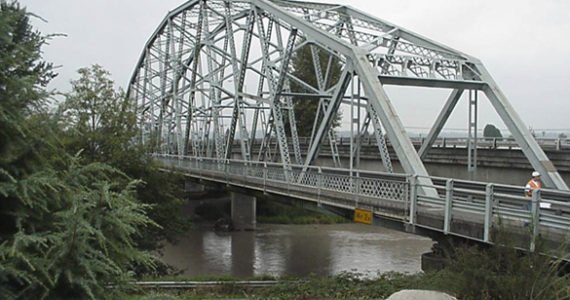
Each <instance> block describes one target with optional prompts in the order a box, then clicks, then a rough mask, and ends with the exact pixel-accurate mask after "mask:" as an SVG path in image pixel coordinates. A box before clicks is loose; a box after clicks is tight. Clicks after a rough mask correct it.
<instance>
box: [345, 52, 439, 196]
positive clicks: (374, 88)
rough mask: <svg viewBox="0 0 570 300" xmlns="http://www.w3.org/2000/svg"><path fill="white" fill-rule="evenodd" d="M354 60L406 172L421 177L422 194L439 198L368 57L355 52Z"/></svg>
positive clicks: (362, 53) (371, 102)
mask: <svg viewBox="0 0 570 300" xmlns="http://www.w3.org/2000/svg"><path fill="white" fill-rule="evenodd" d="M352 59H353V61H354V65H355V70H356V72H357V73H358V75H359V78H360V79H361V81H362V85H363V87H364V91H365V92H366V95H367V96H368V102H369V103H370V105H372V107H373V108H374V110H375V111H376V113H377V114H378V117H379V118H380V120H381V122H382V124H383V125H384V127H385V128H386V133H387V135H388V138H389V140H390V142H391V143H392V147H393V148H394V151H395V152H396V155H397V156H398V159H399V161H400V164H401V165H402V168H403V169H404V172H406V173H408V174H415V175H418V176H419V177H418V181H419V184H420V187H419V192H421V193H422V194H424V195H427V196H433V197H437V191H436V190H435V189H434V188H430V187H428V186H431V185H432V182H431V179H429V178H428V176H429V174H428V172H427V170H426V168H425V166H424V164H423V163H422V161H421V159H420V157H419V155H418V153H417V152H416V150H415V148H414V146H413V145H412V142H411V141H410V138H409V137H408V134H407V133H406V130H405V128H404V125H403V124H402V121H400V118H399V117H398V114H397V113H396V110H395V108H394V107H393V106H392V103H391V102H390V99H389V98H388V95H387V94H386V92H385V91H384V89H383V88H382V86H381V84H380V82H379V81H378V79H377V78H376V76H375V74H376V71H375V70H374V68H373V67H372V65H370V63H369V62H368V59H367V53H366V52H364V51H362V50H360V49H355V51H354V54H353V55H352Z"/></svg>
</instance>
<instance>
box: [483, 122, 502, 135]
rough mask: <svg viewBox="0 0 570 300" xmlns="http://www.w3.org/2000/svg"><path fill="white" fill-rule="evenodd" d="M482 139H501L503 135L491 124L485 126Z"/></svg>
mask: <svg viewBox="0 0 570 300" xmlns="http://www.w3.org/2000/svg"><path fill="white" fill-rule="evenodd" d="M483 137H485V138H502V137H503V135H502V134H501V130H499V128H497V127H495V125H493V124H487V125H485V128H484V129H483Z"/></svg>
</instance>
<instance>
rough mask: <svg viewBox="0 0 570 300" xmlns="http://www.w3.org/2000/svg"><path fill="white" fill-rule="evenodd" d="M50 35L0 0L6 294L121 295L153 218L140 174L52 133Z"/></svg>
mask: <svg viewBox="0 0 570 300" xmlns="http://www.w3.org/2000/svg"><path fill="white" fill-rule="evenodd" d="M44 43H45V38H44V37H42V36H41V34H40V33H39V32H37V31H35V30H33V28H32V27H31V26H30V24H29V14H28V13H27V12H26V11H25V9H22V8H20V6H19V5H18V4H17V3H16V2H6V1H4V0H0V140H1V142H0V295H1V297H2V299H32V298H39V299H86V298H90V299H103V298H114V297H116V293H118V292H120V289H118V288H117V289H109V288H107V285H109V284H114V285H117V284H120V283H121V282H124V281H125V280H126V279H128V278H129V274H130V272H129V270H130V269H131V268H132V265H133V264H144V265H150V263H151V260H150V257H149V256H147V255H146V254H144V253H143V252H141V251H139V250H137V248H136V247H135V244H134V242H133V238H134V237H135V235H136V234H137V233H138V232H139V230H140V228H142V227H144V226H148V225H152V224H153V223H152V221H151V220H150V219H149V218H148V217H147V216H146V215H145V209H146V206H145V205H141V204H139V203H138V202H137V201H136V199H135V188H136V186H137V185H138V184H139V182H138V181H132V180H131V179H129V178H128V177H127V176H126V175H124V174H123V173H121V172H119V171H118V170H116V169H114V168H112V167H110V166H107V165H104V164H97V163H93V164H88V165H84V164H82V163H81V161H80V159H79V156H69V155H67V154H66V153H65V152H64V151H62V147H61V146H60V144H58V140H57V139H55V137H56V135H55V134H54V133H56V132H57V128H56V127H54V126H55V123H54V122H53V121H52V120H51V119H50V118H49V117H48V116H47V114H46V113H45V111H46V106H45V103H46V99H47V97H48V95H47V93H46V92H45V85H46V84H47V83H48V81H49V80H50V79H51V78H52V77H53V76H54V73H53V72H52V68H51V65H50V64H48V63H46V62H44V61H43V60H42V58H41V46H42V45H43V44H44Z"/></svg>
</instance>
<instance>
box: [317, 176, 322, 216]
mask: <svg viewBox="0 0 570 300" xmlns="http://www.w3.org/2000/svg"><path fill="white" fill-rule="evenodd" d="M317 170H318V175H317V200H318V206H321V205H322V204H321V190H322V188H323V170H322V169H321V167H318V169H317Z"/></svg>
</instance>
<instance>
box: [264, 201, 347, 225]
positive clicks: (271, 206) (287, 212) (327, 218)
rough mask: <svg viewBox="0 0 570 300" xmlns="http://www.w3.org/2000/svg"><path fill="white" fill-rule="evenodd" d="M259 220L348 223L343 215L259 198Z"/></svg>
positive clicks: (281, 222) (286, 222) (283, 222)
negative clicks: (314, 210)
mask: <svg viewBox="0 0 570 300" xmlns="http://www.w3.org/2000/svg"><path fill="white" fill-rule="evenodd" d="M257 221H258V222H259V223H271V224H335V223H346V222H347V221H348V220H346V219H345V218H343V217H339V216H335V215H329V214H324V213H320V212H311V211H307V210H306V209H304V208H302V207H296V206H290V205H285V204H280V203H277V202H275V201H269V200H258V202H257Z"/></svg>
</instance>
